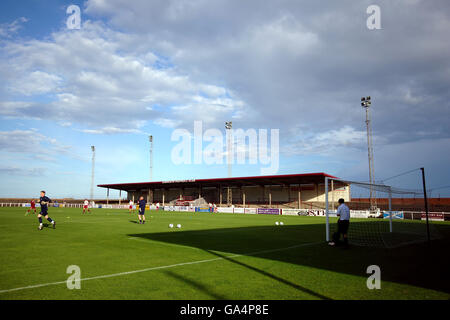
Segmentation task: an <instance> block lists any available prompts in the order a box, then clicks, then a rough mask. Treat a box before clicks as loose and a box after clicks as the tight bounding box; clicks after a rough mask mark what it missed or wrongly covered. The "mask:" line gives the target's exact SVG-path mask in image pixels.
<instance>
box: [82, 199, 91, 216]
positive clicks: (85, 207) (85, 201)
mask: <svg viewBox="0 0 450 320" xmlns="http://www.w3.org/2000/svg"><path fill="white" fill-rule="evenodd" d="M86 210H87V212H89V213H91V210H90V209H89V201H88V200H87V199H85V200H84V203H83V214H85V213H86Z"/></svg>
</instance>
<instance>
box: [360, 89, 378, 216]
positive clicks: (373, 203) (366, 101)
mask: <svg viewBox="0 0 450 320" xmlns="http://www.w3.org/2000/svg"><path fill="white" fill-rule="evenodd" d="M371 105H372V102H371V99H370V96H368V97H362V98H361V106H362V107H363V108H364V109H365V110H366V129H367V152H368V159H369V182H370V210H371V211H377V200H376V194H375V190H374V188H373V186H372V185H373V184H374V183H375V179H374V165H373V145H372V125H371V121H372V119H371V114H370V106H371Z"/></svg>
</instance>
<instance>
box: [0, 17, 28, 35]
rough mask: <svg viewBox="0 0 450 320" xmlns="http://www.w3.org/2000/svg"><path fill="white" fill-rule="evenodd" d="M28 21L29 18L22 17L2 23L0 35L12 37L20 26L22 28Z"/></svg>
mask: <svg viewBox="0 0 450 320" xmlns="http://www.w3.org/2000/svg"><path fill="white" fill-rule="evenodd" d="M27 21H28V19H27V18H25V17H20V18H18V19H16V20H14V21H13V22H11V23H3V24H0V37H7V38H10V37H12V36H13V35H14V34H15V33H17V31H19V29H20V28H22V24H23V23H25V22H27Z"/></svg>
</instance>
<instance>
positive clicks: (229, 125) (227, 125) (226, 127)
mask: <svg viewBox="0 0 450 320" xmlns="http://www.w3.org/2000/svg"><path fill="white" fill-rule="evenodd" d="M232 126H233V122H231V121H226V122H225V129H231V128H232Z"/></svg>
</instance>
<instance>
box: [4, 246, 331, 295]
mask: <svg viewBox="0 0 450 320" xmlns="http://www.w3.org/2000/svg"><path fill="white" fill-rule="evenodd" d="M316 244H323V241H321V242H308V243H301V244H297V245H293V246H289V247H285V248H278V249H269V250H262V251H256V252H250V253H241V254H233V255H229V256H225V257H220V258H213V259H206V260H197V261H190V262H182V263H176V264H170V265H166V266H158V267H150V268H145V269H140V270H133V271H126V272H119V273H113V274H105V275H101V276H95V277H88V278H82V279H80V282H81V281H88V280H96V279H106V278H114V277H120V276H125V275H130V274H135V273H141V272H147V271H153V270H161V269H169V268H175V267H181V266H188V265H193V264H200V263H206V262H213V261H219V260H224V259H229V258H238V257H246V256H255V255H259V254H264V253H271V252H277V251H284V250H290V249H295V248H300V247H306V246H312V245H316ZM65 283H67V280H65V281H57V282H49V283H41V284H35V285H31V286H26V287H20V288H12V289H4V290H0V294H2V293H8V292H14V291H21V290H27V289H35V288H41V287H48V286H55V285H60V284H65Z"/></svg>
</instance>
